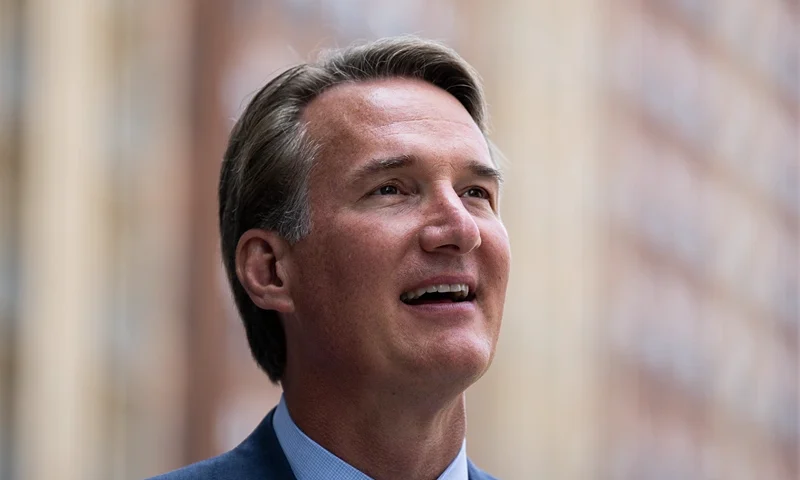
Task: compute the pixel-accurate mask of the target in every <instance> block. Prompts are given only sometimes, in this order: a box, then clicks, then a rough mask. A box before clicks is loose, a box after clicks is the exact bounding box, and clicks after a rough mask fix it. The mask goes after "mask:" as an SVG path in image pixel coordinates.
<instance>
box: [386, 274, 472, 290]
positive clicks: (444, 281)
mask: <svg viewBox="0 0 800 480" xmlns="http://www.w3.org/2000/svg"><path fill="white" fill-rule="evenodd" d="M459 283H463V284H465V285H466V286H468V287H469V292H470V294H473V293H474V292H475V289H476V287H477V283H478V282H477V280H476V279H475V278H474V277H472V276H469V275H438V276H435V277H430V278H426V279H425V280H422V281H420V282H417V283H415V284H413V285H411V286H409V287H406V288H404V289H403V291H402V292H401V294H403V293H406V292H412V291H414V290H417V289H420V288H423V287H430V286H433V285H455V284H459Z"/></svg>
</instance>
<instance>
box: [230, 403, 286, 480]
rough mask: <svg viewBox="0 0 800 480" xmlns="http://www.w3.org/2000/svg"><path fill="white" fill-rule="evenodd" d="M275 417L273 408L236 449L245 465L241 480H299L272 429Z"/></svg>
mask: <svg viewBox="0 0 800 480" xmlns="http://www.w3.org/2000/svg"><path fill="white" fill-rule="evenodd" d="M274 415H275V409H274V408H273V409H272V411H270V412H269V414H268V415H267V416H266V417H265V418H264V420H262V421H261V424H259V425H258V427H256V429H255V430H254V431H253V433H252V434H250V436H249V437H247V439H246V440H245V441H244V442H242V443H241V444H240V445H239V446H238V447H236V449H235V453H236V454H237V456H238V457H239V458H241V459H242V463H243V464H244V465H243V469H242V470H243V473H245V475H243V476H242V477H240V478H247V479H253V480H297V479H296V477H295V476H294V472H292V467H291V466H290V465H289V461H288V460H287V459H286V455H285V454H284V453H283V449H282V448H281V444H280V443H279V442H278V437H277V436H276V435H275V429H274V428H273V427H272V417H273V416H274Z"/></svg>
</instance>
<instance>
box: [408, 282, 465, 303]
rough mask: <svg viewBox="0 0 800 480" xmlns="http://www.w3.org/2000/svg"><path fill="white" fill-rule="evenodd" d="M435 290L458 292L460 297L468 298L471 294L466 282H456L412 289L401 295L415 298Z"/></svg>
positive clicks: (410, 298) (409, 298)
mask: <svg viewBox="0 0 800 480" xmlns="http://www.w3.org/2000/svg"><path fill="white" fill-rule="evenodd" d="M434 292H439V293H447V292H455V293H458V295H459V296H460V297H462V298H466V297H467V296H468V295H469V287H468V286H467V285H466V284H465V283H455V284H452V285H447V284H441V285H431V286H429V287H421V288H418V289H416V290H411V291H410V292H405V293H404V294H402V295H400V300H414V299H415V298H419V297H421V296H422V295H424V294H426V293H434Z"/></svg>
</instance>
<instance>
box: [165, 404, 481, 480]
mask: <svg viewBox="0 0 800 480" xmlns="http://www.w3.org/2000/svg"><path fill="white" fill-rule="evenodd" d="M273 415H275V409H272V411H271V412H269V414H268V415H267V416H266V418H264V420H262V422H261V424H259V426H258V427H256V429H255V430H254V431H253V433H251V434H250V436H249V437H247V439H246V440H245V441H244V442H242V443H241V444H240V445H239V446H238V447H236V448H234V449H233V450H231V451H230V452H227V453H223V454H222V455H220V456H218V457H214V458H209V459H208V460H203V461H202V462H198V463H195V464H192V465H189V466H188V467H183V468H180V469H178V470H175V471H173V472H170V473H165V474H164V475H159V476H157V477H153V478H152V479H150V480H200V479H202V480H239V479H241V480H297V479H296V478H295V476H294V474H293V473H292V468H291V467H290V466H289V461H288V460H287V459H286V455H284V453H283V449H282V448H281V445H280V443H278V437H277V436H276V435H275V430H274V429H273V428H272V417H273ZM468 467H469V480H496V479H495V478H494V477H492V476H490V475H489V474H487V473H486V472H483V471H481V470H479V469H478V468H477V467H476V466H475V465H473V464H472V462H470V461H468ZM331 480H334V479H331Z"/></svg>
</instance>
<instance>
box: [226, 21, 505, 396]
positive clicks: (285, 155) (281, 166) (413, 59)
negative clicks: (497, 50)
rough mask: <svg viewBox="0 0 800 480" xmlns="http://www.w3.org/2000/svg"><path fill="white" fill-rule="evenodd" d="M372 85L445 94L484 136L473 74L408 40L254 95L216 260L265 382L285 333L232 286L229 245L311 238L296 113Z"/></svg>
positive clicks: (328, 58) (336, 54)
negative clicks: (343, 89)
mask: <svg viewBox="0 0 800 480" xmlns="http://www.w3.org/2000/svg"><path fill="white" fill-rule="evenodd" d="M382 78H409V79H418V80H422V81H426V82H428V83H431V84H433V85H435V86H437V87H439V88H441V89H442V90H444V91H446V92H448V93H450V94H451V95H453V96H454V97H455V98H456V99H457V100H458V101H459V102H461V104H462V105H463V106H464V108H465V109H466V110H467V112H468V113H469V114H470V116H471V117H472V119H473V120H474V121H475V123H476V124H477V125H478V127H479V128H480V129H481V131H482V132H483V133H484V136H486V133H487V132H486V104H485V102H484V97H483V90H482V86H481V82H480V78H479V76H478V74H477V72H476V71H475V70H474V69H473V68H472V67H471V66H470V65H469V64H468V63H467V62H466V61H465V60H464V59H463V58H461V57H460V56H459V55H458V54H457V53H456V52H455V51H454V50H452V49H451V48H449V47H447V46H445V45H442V44H440V43H437V42H434V41H430V40H424V39H421V38H417V37H411V36H403V37H392V38H387V39H382V40H377V41H374V42H369V43H365V44H362V45H355V46H351V47H347V48H343V49H335V50H330V51H328V52H326V53H323V54H322V55H321V56H320V58H319V60H318V61H317V62H315V63H310V64H302V65H298V66H295V67H292V68H290V69H288V70H286V71H284V72H283V73H281V74H280V75H278V76H277V77H276V78H274V79H273V80H271V81H270V82H269V83H267V84H266V85H265V86H264V87H263V88H262V89H261V90H260V91H259V92H258V93H256V95H255V96H254V97H253V99H252V100H251V101H250V103H249V104H248V105H247V108H245V110H244V113H243V114H242V116H241V117H240V118H239V120H238V121H237V122H236V124H235V125H234V127H233V130H232V132H231V135H230V139H229V142H228V147H227V149H226V151H225V155H224V158H223V161H222V169H221V173H220V180H219V228H220V236H221V243H222V257H223V262H224V265H225V270H226V272H227V275H228V281H229V282H230V284H231V289H232V290H233V297H234V300H235V302H236V307H237V309H238V310H239V314H240V315H241V317H242V321H243V323H244V327H245V332H246V334H247V341H248V343H249V345H250V350H251V352H252V354H253V358H254V359H255V360H256V362H257V363H258V365H259V367H260V368H261V369H262V370H264V371H265V372H266V373H267V375H268V376H269V378H270V380H272V381H273V382H276V383H277V382H278V381H280V379H281V377H282V376H283V372H284V368H285V366H286V337H285V332H284V329H283V324H282V320H281V318H280V316H279V314H278V312H275V311H271V310H263V309H261V308H259V307H257V306H256V305H255V304H254V303H253V302H252V300H251V299H250V297H249V295H248V294H247V292H246V291H245V289H244V287H243V286H242V284H241V282H240V281H239V279H238V278H237V275H236V247H237V244H238V242H239V238H240V237H241V236H242V234H243V233H244V232H246V231H247V230H250V229H252V228H260V229H264V230H271V231H275V232H277V233H278V234H279V235H281V236H282V237H283V238H285V239H286V240H287V241H288V242H290V243H296V242H298V241H299V240H301V239H302V238H303V237H304V236H305V235H307V234H308V233H309V232H310V231H311V228H312V225H311V211H310V206H309V203H308V177H309V172H310V170H311V167H312V165H313V163H314V161H315V157H316V154H317V152H318V150H319V148H318V145H316V144H315V142H314V140H313V139H312V138H310V136H309V135H308V132H307V129H306V125H305V123H304V121H303V118H302V115H303V111H304V109H305V107H306V106H307V105H308V104H309V103H310V102H311V101H313V100H314V99H315V98H316V97H317V96H319V95H320V94H322V93H323V92H324V91H326V90H327V89H329V88H331V87H333V86H335V85H339V84H343V83H350V82H365V81H369V80H377V79H382ZM487 142H488V139H487ZM489 145H490V150H491V151H492V153H493V154H494V152H495V151H496V149H495V148H494V147H493V145H492V144H491V143H489ZM493 157H494V155H493Z"/></svg>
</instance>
